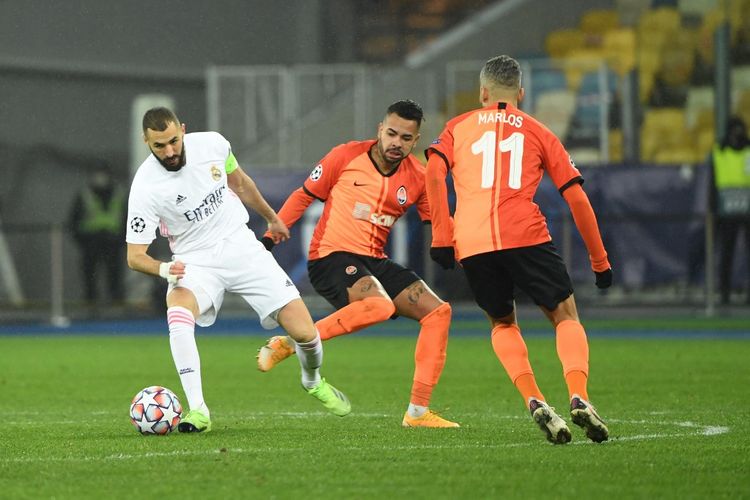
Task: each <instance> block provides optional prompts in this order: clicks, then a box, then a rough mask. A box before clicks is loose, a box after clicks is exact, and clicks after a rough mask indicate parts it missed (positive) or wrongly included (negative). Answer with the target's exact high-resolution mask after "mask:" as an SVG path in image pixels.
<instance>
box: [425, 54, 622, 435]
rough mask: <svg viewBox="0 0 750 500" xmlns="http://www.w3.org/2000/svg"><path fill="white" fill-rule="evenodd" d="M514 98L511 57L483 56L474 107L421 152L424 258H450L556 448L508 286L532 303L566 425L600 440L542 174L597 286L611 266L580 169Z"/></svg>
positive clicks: (601, 427) (517, 94) (602, 428)
mask: <svg viewBox="0 0 750 500" xmlns="http://www.w3.org/2000/svg"><path fill="white" fill-rule="evenodd" d="M523 96H524V89H523V87H522V86H521V68H520V66H519V64H518V61H516V60H515V59H513V58H512V57H509V56H507V55H502V56H498V57H494V58H492V59H490V60H489V61H487V63H486V64H485V65H484V67H483V68H482V70H481V72H480V75H479V100H480V102H481V105H482V107H481V108H479V109H475V110H473V111H469V112H467V113H464V114H462V115H459V116H457V117H455V118H453V119H452V120H450V121H448V123H447V124H446V126H445V128H444V129H443V132H442V133H441V134H440V136H439V137H438V138H437V140H435V141H433V143H432V144H431V145H430V147H429V148H428V149H427V151H426V154H427V156H428V161H427V173H426V182H427V197H428V200H429V204H430V213H431V214H432V247H431V248H430V256H431V257H432V259H433V260H435V261H436V262H437V263H438V264H440V265H441V266H442V267H443V268H452V267H454V265H455V259H456V257H458V259H459V261H460V263H461V265H462V266H463V269H464V272H465V273H466V278H467V280H468V282H469V286H470V287H471V289H472V291H473V293H474V297H475V299H476V301H477V304H478V305H479V306H480V307H481V308H482V309H483V310H484V311H485V313H486V314H487V316H488V318H489V320H490V325H491V328H492V336H491V338H492V347H493V349H494V351H495V354H496V356H497V358H498V359H499V360H500V363H501V364H502V365H503V367H504V368H505V370H506V372H507V373H508V376H509V377H510V379H511V381H512V382H513V384H514V385H515V386H516V388H517V390H518V391H519V393H520V394H521V396H522V398H523V401H524V404H525V405H526V408H527V409H528V411H529V412H530V413H531V417H532V418H533V420H534V422H535V423H536V424H537V425H538V426H539V428H540V429H541V430H542V432H544V433H545V435H546V437H547V440H548V441H550V442H552V443H555V444H564V443H567V442H569V441H570V440H571V433H570V430H569V429H568V426H567V424H566V423H565V421H564V420H563V419H562V418H561V417H560V416H558V415H557V413H556V412H555V411H554V408H552V407H551V406H549V405H548V404H547V402H546V399H545V397H544V395H543V394H542V392H541V390H540V389H539V387H538V386H537V383H536V378H535V377H534V372H533V370H532V369H531V364H530V363H529V356H528V350H527V349H526V343H525V342H524V340H523V337H522V336H521V329H520V327H519V325H518V322H517V319H516V307H515V300H514V299H515V290H514V288H515V287H518V288H519V289H521V290H523V291H525V292H526V293H527V294H528V295H529V296H530V297H531V298H532V299H533V301H534V303H536V304H537V305H538V306H539V307H540V308H541V310H542V312H543V313H544V314H545V315H546V316H547V318H548V319H549V320H550V322H551V323H552V325H553V326H554V328H555V336H556V345H557V354H558V357H559V358H560V361H561V363H562V368H563V375H564V377H565V382H566V383H567V386H568V396H569V401H570V416H571V418H572V420H573V422H574V423H575V424H576V425H579V426H580V427H582V428H583V429H584V431H585V432H586V436H587V437H588V438H589V439H591V440H592V441H595V442H601V441H606V440H607V439H608V437H609V430H608V428H607V426H606V424H605V423H604V421H603V420H602V419H601V417H599V415H598V414H597V412H596V410H595V409H594V406H593V405H592V404H591V403H590V402H589V396H588V390H587V381H588V376H589V346H588V341H587V339H586V332H585V331H584V329H583V325H581V322H580V320H579V318H578V311H577V309H576V303H575V299H574V298H573V287H572V284H571V281H570V277H569V276H568V271H567V269H566V266H565V263H564V262H563V260H562V258H561V257H560V255H559V254H558V253H557V250H556V249H555V246H554V244H553V243H552V238H551V236H550V233H549V230H548V229H547V223H546V220H545V217H544V215H543V214H542V212H541V211H540V210H539V207H538V206H537V205H536V204H535V203H534V194H535V193H536V190H537V187H538V186H539V183H540V182H541V180H542V176H543V175H544V173H545V172H546V173H547V174H548V175H549V176H550V178H551V179H552V181H553V182H554V183H555V185H556V186H557V188H558V191H559V192H560V194H561V195H562V196H563V198H565V201H566V202H567V203H568V205H569V207H570V210H571V212H572V214H573V219H574V220H575V224H576V227H577V228H578V231H579V232H580V233H581V236H582V237H583V241H584V243H585V244H586V248H587V250H588V252H589V257H590V260H591V267H592V269H593V271H594V273H595V275H596V286H597V287H599V288H607V287H609V286H610V285H611V284H612V269H611V267H610V264H609V260H608V259H607V252H606V251H605V250H604V244H603V243H602V238H601V235H600V233H599V227H598V224H597V221H596V216H595V215H594V211H593V209H592V208H591V204H590V202H589V199H588V197H587V196H586V193H585V192H584V191H583V189H582V188H581V184H583V178H582V177H581V173H580V172H579V171H578V169H577V168H576V167H575V165H574V164H573V161H572V159H571V158H570V155H569V154H568V153H567V151H565V148H564V147H563V145H562V144H561V143H560V140H559V139H558V138H557V137H555V135H554V134H553V133H552V132H550V130H549V129H548V128H547V127H545V126H544V125H543V124H541V123H540V122H538V121H537V120H535V119H534V118H533V117H532V116H531V115H529V114H527V113H524V112H523V111H521V110H520V109H518V103H519V101H521V99H523ZM448 171H450V173H451V175H452V176H453V183H454V186H455V190H456V211H455V224H454V219H452V218H451V217H450V214H449V208H448V194H447V187H446V182H445V177H446V175H447V173H448ZM454 247H455V248H454ZM456 252H457V254H458V255H456Z"/></svg>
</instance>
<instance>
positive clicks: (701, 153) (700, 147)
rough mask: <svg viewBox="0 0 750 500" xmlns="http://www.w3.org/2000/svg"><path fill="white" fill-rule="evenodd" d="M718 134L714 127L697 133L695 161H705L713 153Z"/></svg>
mask: <svg viewBox="0 0 750 500" xmlns="http://www.w3.org/2000/svg"><path fill="white" fill-rule="evenodd" d="M715 135H716V132H715V131H714V128H713V126H712V127H710V128H704V129H699V130H697V131H696V132H695V156H696V158H695V160H696V161H697V162H702V161H705V160H706V158H708V155H709V154H710V153H711V149H712V148H713V146H714V142H716V137H715Z"/></svg>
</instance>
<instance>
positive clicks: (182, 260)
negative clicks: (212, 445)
mask: <svg viewBox="0 0 750 500" xmlns="http://www.w3.org/2000/svg"><path fill="white" fill-rule="evenodd" d="M143 140H144V141H145V142H146V144H147V145H148V147H149V149H150V150H151V155H149V157H148V158H146V160H145V161H144V162H143V164H141V166H140V167H139V168H138V171H137V172H136V174H135V177H134V178H133V184H132V187H131V189H130V199H129V202H128V218H127V220H128V223H127V235H126V240H127V251H128V253H127V255H128V266H129V267H130V268H131V269H133V270H135V271H140V272H142V273H145V274H150V275H153V276H161V277H162V278H164V279H165V280H166V281H167V283H168V284H169V285H168V288H167V296H166V302H167V325H168V327H169V343H170V347H171V350H172V358H173V360H174V364H175V368H176V369H177V372H178V374H179V377H180V382H181V383H182V388H183V390H184V391H185V396H186V397H187V401H188V406H189V408H190V411H189V412H188V413H187V414H186V415H185V416H184V417H183V418H182V420H181V421H180V423H179V424H178V427H177V429H178V430H179V431H180V432H207V431H210V430H211V417H210V413H209V409H208V406H207V404H206V402H205V399H204V397H203V385H202V377H201V364H200V357H199V354H198V347H197V345H196V342H195V325H196V324H198V325H199V326H210V325H212V324H213V323H214V321H215V320H216V316H217V315H218V313H219V310H220V309H221V305H222V303H223V300H224V294H225V293H226V292H231V293H236V294H238V295H240V296H241V297H242V298H243V299H244V300H245V301H246V302H247V303H248V305H249V306H250V307H252V308H253V309H254V310H255V312H256V313H257V314H258V316H259V317H260V322H261V325H262V326H263V327H264V328H274V327H276V326H281V327H282V328H283V329H284V330H286V332H287V333H288V334H289V335H290V336H291V337H292V338H294V340H295V342H296V343H295V346H296V350H297V358H298V359H299V363H300V368H301V372H302V376H301V379H302V387H303V388H304V389H305V391H306V392H307V393H308V394H310V395H311V396H312V397H314V398H316V399H318V400H319V401H320V402H321V403H322V404H323V406H324V407H325V408H326V409H327V410H328V411H330V412H331V413H333V414H334V415H337V416H341V417H343V416H345V415H347V414H349V412H350V411H351V404H350V402H349V399H348V398H347V397H346V396H345V395H344V394H343V393H341V392H340V391H339V390H337V389H336V388H335V387H333V386H332V385H331V384H329V383H328V382H327V381H326V380H325V379H324V378H322V377H321V374H320V367H321V365H322V363H323V345H322V343H321V341H320V337H319V336H318V333H317V332H316V330H315V327H314V326H313V322H312V318H311V317H310V313H309V312H308V310H307V307H306V306H305V304H304V302H302V299H301V298H300V296H299V292H298V291H297V287H295V286H294V283H292V281H291V280H290V279H289V277H288V276H287V274H286V273H285V272H284V271H283V270H282V269H281V267H280V266H279V264H278V263H277V262H276V260H275V259H274V258H273V256H272V255H271V254H270V253H268V252H267V251H266V249H265V248H263V245H261V243H260V242H259V241H258V240H257V239H256V238H255V235H254V234H253V232H252V231H251V230H250V229H249V228H248V227H247V222H248V212H247V209H246V208H245V207H246V206H247V207H249V208H252V209H253V210H254V211H255V212H257V213H258V214H259V215H260V216H261V217H263V218H264V219H265V220H266V222H267V223H268V230H269V231H270V232H271V234H273V235H274V237H275V238H277V239H279V240H285V239H287V238H289V230H288V229H287V227H286V226H285V225H284V223H283V222H281V220H280V219H279V218H278V216H277V215H276V212H274V210H273V209H272V208H271V207H270V206H269V205H268V203H267V202H266V200H265V199H264V198H263V196H262V195H261V193H260V191H259V190H258V187H257V186H256V184H255V182H254V181H253V180H252V179H251V178H250V177H249V176H248V175H247V174H246V173H245V172H244V171H243V170H242V168H240V166H239V164H238V163H237V159H236V158H235V156H234V154H232V149H231V147H230V144H229V142H228V141H227V140H226V139H225V138H224V137H222V136H221V134H219V133H217V132H197V133H191V134H186V133H185V124H181V123H180V121H179V120H178V119H177V116H176V115H175V114H174V112H173V111H172V110H170V109H168V108H163V107H159V108H152V109H150V110H148V111H147V112H146V113H145V114H144V116H143ZM157 228H158V229H159V233H161V235H162V236H165V237H166V238H168V239H169V243H170V247H171V249H172V252H173V257H172V260H171V261H170V262H161V261H159V260H156V259H154V258H153V257H151V256H150V255H149V254H148V253H147V252H148V249H149V246H150V245H151V243H152V242H153V241H154V239H155V238H156V229H157Z"/></svg>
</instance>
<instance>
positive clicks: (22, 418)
mask: <svg viewBox="0 0 750 500" xmlns="http://www.w3.org/2000/svg"><path fill="white" fill-rule="evenodd" d="M394 326H395V327H397V328H395V329H396V330H399V329H403V330H404V331H411V332H413V334H414V335H411V336H388V335H383V334H382V333H384V332H386V331H387V330H388V329H391V330H393V328H392V327H394ZM617 328H618V329H619V330H623V329H627V325H625V326H623V325H622V324H619V325H618V326H617ZM469 330H474V331H478V332H481V333H484V332H485V331H486V330H487V329H486V327H484V326H479V327H478V326H477V325H475V324H473V323H463V324H462V323H461V322H456V324H455V325H454V328H453V332H454V334H453V336H452V338H451V341H450V345H449V349H448V363H447V365H446V368H445V371H444V373H443V378H442V380H441V382H440V385H439V386H438V388H437V390H436V391H435V393H434V396H433V404H432V407H433V408H434V409H436V410H438V411H440V412H441V413H443V414H444V415H445V416H446V417H448V418H450V419H454V420H457V421H458V422H460V423H461V425H462V427H461V428H460V429H436V430H433V429H403V428H401V427H400V423H401V417H402V415H403V412H404V410H405V409H406V404H407V403H408V396H409V388H410V384H411V376H412V371H413V362H412V358H413V349H414V343H415V334H416V324H414V323H413V322H408V321H407V320H398V321H396V322H390V324H389V325H386V326H385V327H378V328H375V329H373V330H372V331H371V332H367V333H360V334H355V335H351V336H348V337H345V338H339V339H335V340H333V341H331V342H327V343H326V344H325V365H324V376H326V378H327V379H328V380H329V381H330V382H331V383H333V384H334V385H336V386H337V387H338V388H339V389H341V390H343V391H344V392H345V393H347V395H348V396H349V397H350V399H351V401H352V405H353V411H352V414H351V415H349V416H347V417H344V418H339V417H335V416H333V415H329V414H328V413H326V412H324V411H322V407H320V405H319V403H317V401H316V400H314V399H313V398H311V397H310V396H308V395H306V394H305V393H304V392H303V391H302V390H301V388H300V385H299V368H298V364H297V361H296V359H294V358H292V359H290V360H287V361H285V362H284V363H283V364H282V365H280V366H278V367H277V368H276V369H274V370H273V371H272V372H270V373H265V374H264V373H260V372H258V371H256V369H255V365H254V355H255V350H256V349H257V348H258V347H259V346H260V345H261V344H262V342H263V337H259V336H241V335H240V336H226V335H219V334H216V333H203V332H200V331H199V334H198V345H199V348H200V350H201V358H202V369H203V374H204V392H205V395H206V400H207V402H208V404H209V406H210V408H211V411H212V419H213V431H212V432H211V433H208V434H198V435H184V434H178V433H176V432H175V433H173V434H170V435H168V436H163V437H159V436H149V437H144V436H141V435H139V434H138V433H137V432H136V431H135V430H134V429H133V427H132V426H131V424H130V422H129V420H128V415H127V414H128V407H129V404H130V399H131V398H132V396H133V395H134V394H135V393H136V392H137V391H138V390H140V389H141V388H143V387H145V386H148V385H154V384H159V385H164V386H167V387H169V388H170V389H172V390H173V391H175V393H176V394H178V396H180V398H181V400H182V401H183V403H185V402H186V401H185V398H184V396H183V393H182V388H181V386H180V383H179V379H178V377H177V374H176V373H175V371H174V365H173V364H172V359H171V356H170V353H169V342H168V340H167V337H166V334H162V335H137V336H106V335H93V336H69V335H67V334H65V335H55V336H35V337H31V338H22V337H19V336H10V337H0V401H2V416H3V421H2V424H3V425H2V428H1V429H0V498H52V497H54V498H82V497H83V498H94V497H96V498H137V497H141V498H178V497H179V498H202V499H205V498H411V499H414V498H417V499H420V498H529V497H532V498H533V497H537V496H544V497H553V498H600V497H610V498H743V497H744V498H748V497H750V473H749V472H748V471H750V437H748V432H747V425H748V422H749V421H750V406H749V405H748V403H747V400H748V397H747V396H748V392H747V391H748V386H749V385H750V369H748V359H750V341H748V340H747V335H746V334H745V335H742V336H741V338H737V339H732V338H731V334H730V335H726V333H725V334H724V335H722V337H721V338H720V339H718V338H717V339H712V338H684V337H683V338H680V337H676V338H661V337H654V338H648V337H647V336H646V335H643V333H642V332H641V333H640V334H639V335H638V336H636V337H630V338H629V337H623V336H616V337H608V336H606V335H604V334H597V331H592V328H590V327H589V333H590V347H591V380H590V384H589V389H590V395H591V398H592V400H593V401H594V403H595V404H596V405H597V408H598V409H599V410H600V413H601V415H602V417H603V418H604V419H605V420H607V421H608V424H609V426H610V431H611V437H610V441H609V442H606V443H603V444H594V443H591V442H589V441H588V440H587V439H586V438H585V436H584V435H583V432H582V431H581V429H579V428H577V427H575V426H572V425H571V430H572V431H573V442H572V443H571V444H569V445H565V446H553V445H551V444H548V443H547V442H546V441H545V440H544V437H543V435H542V433H541V431H539V429H538V428H536V426H535V425H534V424H533V422H532V420H531V418H530V417H529V415H528V413H527V411H525V409H524V407H523V403H522V401H521V398H520V397H519V396H518V394H517V392H516V390H515V388H514V387H513V386H512V385H511V383H510V381H509V380H508V377H507V375H506V374H505V372H504V371H503V369H502V367H501V366H500V364H499V363H498V361H497V359H496V358H495V356H494V353H493V352H492V348H491V345H490V342H489V339H488V334H483V335H465V333H467V332H468V331H469ZM746 331H747V328H745V332H746ZM730 333H731V332H730ZM728 337H729V338H728ZM526 341H527V344H528V347H529V351H530V355H531V361H532V364H533V366H534V369H535V372H536V375H537V379H538V381H539V384H540V387H541V388H542V390H543V392H544V393H545V395H546V397H547V400H548V401H549V402H550V404H552V405H554V406H556V407H557V408H558V409H559V410H562V411H561V414H562V416H563V417H564V418H566V420H568V421H569V415H568V414H567V411H566V408H567V392H566V389H565V385H564V382H563V379H562V374H561V369H560V364H559V361H558V360H557V356H556V353H555V346H554V339H553V337H552V335H551V330H550V331H548V332H547V334H545V335H528V336H527V338H526ZM743 425H744V426H745V427H743Z"/></svg>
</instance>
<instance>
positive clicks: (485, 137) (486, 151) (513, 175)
mask: <svg viewBox="0 0 750 500" xmlns="http://www.w3.org/2000/svg"><path fill="white" fill-rule="evenodd" d="M523 140H524V136H523V134H522V133H521V132H513V133H512V134H510V135H509V136H508V138H507V139H504V140H502V141H500V142H499V143H498V142H497V134H495V132H494V131H492V130H488V131H487V132H485V133H484V134H482V137H480V138H479V140H478V141H476V142H475V143H473V144H472V145H471V152H472V153H474V154H475V155H482V188H491V187H492V185H493V184H494V183H495V168H496V166H495V159H496V156H495V155H496V152H495V144H497V147H498V149H499V150H500V152H501V153H510V169H509V171H508V186H509V187H510V188H511V189H521V167H522V163H521V160H522V159H523Z"/></svg>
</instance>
